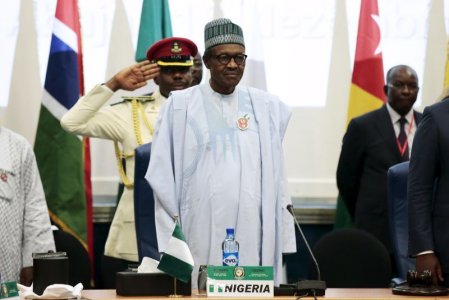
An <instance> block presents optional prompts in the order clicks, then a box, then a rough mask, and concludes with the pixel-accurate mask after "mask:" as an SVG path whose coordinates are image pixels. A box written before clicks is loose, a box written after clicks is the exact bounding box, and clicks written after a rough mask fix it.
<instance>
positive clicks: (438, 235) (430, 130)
mask: <svg viewBox="0 0 449 300" xmlns="http://www.w3.org/2000/svg"><path fill="white" fill-rule="evenodd" d="M408 179H409V181H408V201H409V203H408V205H409V208H408V211H409V253H410V254H411V255H414V254H418V253H420V252H422V251H426V250H435V253H436V254H437V255H438V256H439V258H440V263H441V266H442V268H443V272H445V273H446V275H447V274H448V273H449V101H448V100H444V101H443V102H438V103H436V104H434V105H432V106H429V107H427V108H426V109H425V110H424V115H423V119H422V122H421V124H420V126H419V127H418V130H417V131H416V134H415V139H414V141H413V152H412V157H411V159H410V173H409V177H408ZM446 284H447V283H446Z"/></svg>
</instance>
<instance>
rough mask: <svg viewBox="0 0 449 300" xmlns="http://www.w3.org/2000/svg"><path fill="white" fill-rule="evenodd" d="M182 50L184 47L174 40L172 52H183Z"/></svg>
mask: <svg viewBox="0 0 449 300" xmlns="http://www.w3.org/2000/svg"><path fill="white" fill-rule="evenodd" d="M181 51H182V48H181V47H179V44H178V42H173V45H172V47H171V52H172V53H179V52H181Z"/></svg>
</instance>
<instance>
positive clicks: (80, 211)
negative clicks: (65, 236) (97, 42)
mask: <svg viewBox="0 0 449 300" xmlns="http://www.w3.org/2000/svg"><path fill="white" fill-rule="evenodd" d="M82 92H83V68H82V51H81V35H80V23H79V13H78V4H77V1H76V0H58V2H57V5H56V13H55V20H54V25H53V33H52V38H51V45H50V54H49V59H48V65H47V73H46V77H45V84H44V92H43V99H42V104H41V110H40V114H39V121H38V127H37V133H36V141H35V146H34V150H35V153H36V159H37V163H38V167H39V171H40V175H41V178H42V183H43V187H44V191H45V197H46V199H47V204H48V208H49V211H50V217H51V219H52V221H53V222H54V223H55V224H56V225H58V226H59V227H60V228H61V229H63V230H64V231H67V232H69V233H71V234H73V235H74V236H75V237H77V238H78V239H79V240H80V241H81V242H82V243H83V245H84V247H85V248H86V249H87V248H88V247H87V245H88V242H87V240H88V231H89V244H90V247H89V250H92V247H91V246H92V234H91V233H92V226H91V224H92V214H91V209H92V205H91V202H89V203H88V202H87V200H89V201H91V199H92V198H91V194H90V177H89V176H90V168H89V167H87V168H86V169H84V160H83V158H84V157H83V151H84V149H86V150H88V149H89V145H88V144H84V145H83V141H82V140H81V139H80V138H79V137H77V136H75V135H72V134H69V133H67V132H65V131H64V130H63V129H62V128H61V125H60V123H59V121H60V119H61V117H62V116H63V115H64V113H65V112H66V111H67V110H68V109H70V108H71V107H72V106H73V105H74V104H75V103H76V101H77V100H78V98H79V96H80V95H81V94H82ZM85 158H86V159H87V160H88V162H89V161H90V157H89V154H88V155H87V156H86V157H85ZM84 172H86V175H87V176H88V177H87V178H85V174H84ZM85 179H86V181H87V182H88V183H89V184H88V186H87V189H85ZM86 191H87V192H88V193H89V194H88V195H87V197H86ZM86 199H87V200H86ZM88 211H89V214H87V212H88ZM88 224H89V225H88ZM89 228H90V229H89ZM90 252H91V254H92V252H93V251H90Z"/></svg>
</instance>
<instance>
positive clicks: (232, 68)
mask: <svg viewBox="0 0 449 300" xmlns="http://www.w3.org/2000/svg"><path fill="white" fill-rule="evenodd" d="M210 51H211V55H210V56H209V57H207V59H205V61H204V63H205V65H206V67H207V68H208V69H209V70H210V77H211V78H210V85H211V87H212V89H213V90H214V91H216V92H217V93H220V94H225V95H227V94H230V93H232V92H233V91H234V88H235V86H236V85H237V84H238V83H239V82H240V80H241V79H242V76H243V72H244V70H245V59H246V56H244V55H245V48H244V47H243V46H241V45H238V44H224V45H218V46H215V47H213V48H212V49H211V50H210ZM226 61H227V63H226Z"/></svg>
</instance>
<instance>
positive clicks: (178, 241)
mask: <svg viewBox="0 0 449 300" xmlns="http://www.w3.org/2000/svg"><path fill="white" fill-rule="evenodd" d="M193 266H194V263H193V257H192V253H190V249H189V246H188V245H187V243H186V241H185V238H184V234H183V233H182V230H181V227H179V224H178V223H176V225H175V229H174V230H173V233H172V236H171V237H170V240H169V242H168V245H167V249H165V253H164V254H163V255H162V258H161V261H160V262H159V265H158V266H157V268H158V269H159V270H161V271H163V272H165V273H167V274H169V275H171V276H173V277H175V278H176V279H179V280H181V281H183V282H188V281H189V279H190V277H191V276H192V271H193Z"/></svg>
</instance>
